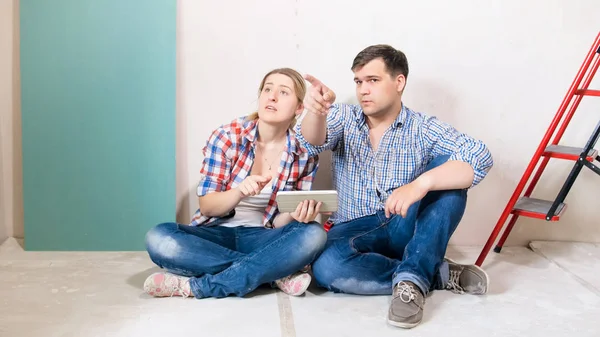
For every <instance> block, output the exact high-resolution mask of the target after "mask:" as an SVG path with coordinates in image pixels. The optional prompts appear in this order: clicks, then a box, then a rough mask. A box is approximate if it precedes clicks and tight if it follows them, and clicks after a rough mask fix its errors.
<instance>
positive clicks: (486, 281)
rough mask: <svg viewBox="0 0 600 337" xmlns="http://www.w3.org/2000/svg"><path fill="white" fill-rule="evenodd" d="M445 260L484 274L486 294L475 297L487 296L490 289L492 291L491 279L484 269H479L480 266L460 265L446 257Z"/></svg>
mask: <svg viewBox="0 0 600 337" xmlns="http://www.w3.org/2000/svg"><path fill="white" fill-rule="evenodd" d="M445 259H446V261H448V262H452V263H454V264H458V265H461V266H470V267H474V268H475V269H477V270H479V271H480V272H482V273H483V274H484V275H485V293H483V294H475V295H485V294H487V292H488V289H490V277H489V275H488V273H487V272H486V271H485V270H483V268H481V267H479V266H478V265H475V264H473V265H465V264H462V263H458V262H456V261H454V260H452V259H451V258H447V257H445Z"/></svg>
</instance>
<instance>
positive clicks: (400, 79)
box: [396, 74, 406, 92]
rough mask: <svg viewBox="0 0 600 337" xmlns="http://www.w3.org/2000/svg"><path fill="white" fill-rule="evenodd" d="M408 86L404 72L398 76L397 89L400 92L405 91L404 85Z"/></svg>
mask: <svg viewBox="0 0 600 337" xmlns="http://www.w3.org/2000/svg"><path fill="white" fill-rule="evenodd" d="M405 86H406V77H405V76H404V75H402V74H400V75H398V76H396V90H397V91H398V92H402V91H404V87H405Z"/></svg>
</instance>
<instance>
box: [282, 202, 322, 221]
mask: <svg viewBox="0 0 600 337" xmlns="http://www.w3.org/2000/svg"><path fill="white" fill-rule="evenodd" d="M321 205H322V203H321V202H320V201H319V202H316V201H315V200H304V201H303V202H301V203H299V204H298V207H296V210H295V211H294V212H292V213H290V215H291V216H292V218H294V220H296V221H298V222H304V223H309V222H311V221H315V218H316V217H317V215H319V210H320V209H321Z"/></svg>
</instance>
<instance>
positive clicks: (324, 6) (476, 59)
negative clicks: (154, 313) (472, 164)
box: [177, 0, 600, 245]
mask: <svg viewBox="0 0 600 337" xmlns="http://www.w3.org/2000/svg"><path fill="white" fill-rule="evenodd" d="M178 12H179V15H180V17H179V20H178V25H179V27H178V29H179V33H178V38H179V41H178V76H179V79H178V86H179V87H178V128H179V130H178V139H177V141H178V199H179V200H178V204H179V205H180V210H179V217H178V219H179V221H182V222H186V221H188V220H189V215H190V213H192V212H193V211H194V210H195V209H196V205H197V202H196V197H195V193H194V188H195V184H196V182H197V180H198V171H199V169H200V164H201V162H202V154H201V149H202V146H203V145H204V142H205V140H206V138H207V137H208V135H209V133H210V131H211V130H212V129H214V128H215V127H217V126H218V125H220V124H221V123H225V122H228V121H229V120H231V119H233V118H235V117H237V116H240V115H244V114H247V113H249V112H251V111H252V109H254V108H255V106H256V91H257V86H258V84H259V81H260V80H261V78H262V76H263V75H264V74H265V73H266V72H267V71H268V70H270V69H272V68H275V67H280V66H289V67H294V68H296V69H298V70H299V71H300V72H303V73H306V72H308V73H311V74H313V75H315V76H317V77H318V78H320V79H322V80H323V81H324V82H325V83H327V84H328V85H330V86H331V87H333V88H334V90H336V91H337V93H338V97H339V99H340V101H348V102H352V101H354V84H353V82H352V73H351V71H350V70H349V68H350V64H351V62H352V59H353V58H354V56H355V55H356V53H357V52H359V51H360V50H361V49H363V48H364V47H366V46H368V45H370V44H375V43H388V44H391V45H393V46H395V47H396V48H398V49H401V50H403V51H404V52H405V53H406V54H407V56H408V60H409V64H410V75H409V78H408V87H407V90H406V93H405V97H404V101H405V103H406V104H407V105H408V106H410V107H412V108H413V109H416V110H421V111H424V112H427V113H429V114H433V115H437V116H439V117H440V118H441V119H443V120H445V121H448V122H450V123H452V124H453V125H454V126H455V127H457V128H458V129H460V130H462V131H464V132H467V133H469V134H471V135H473V136H475V137H478V138H480V139H482V140H484V141H485V142H486V143H487V144H488V145H489V147H490V149H491V151H492V152H493V155H494V158H495V167H494V169H493V170H492V172H491V173H490V174H489V176H488V178H487V179H486V180H485V181H484V182H483V183H482V184H481V185H480V186H479V187H477V188H475V189H474V190H472V191H471V192H470V194H469V203H468V210H467V213H466V214H465V217H464V218H463V222H462V224H461V226H460V227H459V229H458V231H457V232H456V233H455V235H454V237H453V239H452V243H453V244H464V245H481V244H483V243H484V242H485V240H486V239H487V237H488V236H489V234H490V232H491V229H492V227H493V226H494V225H495V223H496V220H497V218H498V216H499V215H500V213H501V212H502V209H503V208H504V206H505V204H506V202H507V201H508V198H509V197H510V195H511V194H512V192H513V190H514V187H515V186H516V184H517V182H518V180H519V179H520V178H521V175H522V173H523V171H524V169H525V167H526V166H527V164H528V162H529V160H530V159H531V156H532V155H533V153H534V151H535V149H536V147H537V146H538V144H539V141H540V140H541V137H542V136H543V134H544V132H545V131H546V128H547V126H548V125H549V123H550V121H551V119H552V117H553V115H554V113H555V112H556V109H557V108H558V106H559V104H560V102H561V100H562V98H563V96H564V94H565V93H566V90H567V88H568V87H569V85H570V83H571V81H572V79H573V77H574V76H575V74H576V72H577V70H578V68H579V66H580V64H581V62H582V60H583V58H584V56H585V54H586V53H587V51H588V49H589V47H590V45H591V43H592V42H593V40H594V38H595V37H596V34H597V33H598V25H597V20H596V19H597V13H599V12H600V2H598V1H597V0H581V1H577V2H571V3H568V2H567V1H566V0H552V1H547V0H532V1H526V2H523V1H517V0H509V1H494V2H484V1H476V0H459V1H452V2H442V1H433V0H425V1H419V2H414V1H413V2H401V1H400V2H399V1H370V2H368V3H365V2H364V1H356V0H352V1H347V0H346V1H317V0H303V1H288V2H282V1H276V0H262V1H254V2H244V1H237V2H236V3H235V4H234V5H232V4H231V2H227V1H225V2H223V1H221V2H214V1H213V2H206V1H195V0H180V1H179V10H178ZM598 77H600V75H599V76H598ZM595 84H596V87H597V88H600V80H596V81H595ZM599 109H600V99H595V100H594V98H589V99H586V100H584V102H583V103H582V104H581V107H580V109H579V111H578V114H577V115H576V116H575V119H574V120H573V121H572V123H571V126H570V129H569V130H568V131H567V133H566V134H565V137H564V142H565V143H568V144H570V145H579V144H581V145H583V144H584V143H585V140H586V139H587V137H588V136H589V133H590V132H591V130H592V128H593V127H594V126H595V123H596V122H597V121H598V116H599V115H598V111H599ZM576 131H577V132H581V134H577V133H576ZM327 166H328V165H327V163H325V165H323V167H322V169H321V171H320V172H319V178H318V184H317V185H318V187H319V188H327V187H329V186H330V185H329V183H328V181H327V176H328V174H329V168H328V167H327ZM569 169H570V163H565V162H556V161H553V162H551V163H550V165H549V167H548V169H547V171H546V174H545V175H544V177H543V179H542V181H541V183H540V185H539V188H538V190H537V192H536V193H535V194H534V195H535V196H538V197H542V198H544V197H545V198H552V197H553V196H554V193H556V192H557V191H558V189H559V188H560V186H561V184H562V182H563V181H564V178H565V177H566V174H567V173H568V170H569ZM599 187H600V177H597V176H595V175H594V174H592V173H591V172H588V171H585V172H583V174H582V175H581V177H580V179H579V180H578V181H577V183H576V185H575V187H574V188H573V190H572V192H571V194H570V195H569V197H568V199H567V200H568V202H569V203H570V205H569V209H568V212H567V213H566V215H565V216H564V218H563V220H562V221H561V222H559V223H546V222H544V221H538V220H531V219H521V220H520V221H519V222H518V223H517V226H516V227H515V229H514V230H513V234H512V235H511V237H510V239H509V242H508V244H525V243H526V242H527V241H529V240H533V239H544V240H578V241H593V242H599V241H600V231H599V230H598V227H597V221H595V219H594V214H593V212H594V210H595V209H596V207H597V203H596V202H594V201H592V199H591V198H592V197H595V191H597V190H598V189H599Z"/></svg>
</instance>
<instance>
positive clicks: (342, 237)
mask: <svg viewBox="0 0 600 337" xmlns="http://www.w3.org/2000/svg"><path fill="white" fill-rule="evenodd" d="M447 159H448V156H442V157H438V158H435V159H434V160H432V161H431V163H430V164H429V165H428V166H427V170H430V169H432V168H434V167H437V166H439V165H441V164H443V163H444V162H446V161H447ZM466 201H467V191H466V189H463V190H447V191H432V192H429V193H428V194H427V195H426V196H425V197H424V198H423V199H422V200H420V201H419V202H417V203H415V204H413V205H411V207H410V208H409V210H408V212H407V215H406V217H405V218H402V217H401V216H400V215H392V216H391V217H390V218H386V217H385V212H384V211H383V210H382V211H379V212H378V213H376V214H373V215H369V216H365V217H361V218H358V219H354V220H351V221H347V222H343V223H339V224H335V225H334V226H333V227H332V228H331V229H330V231H329V233H328V238H327V244H326V247H325V250H324V251H323V253H322V254H321V255H320V256H319V257H318V258H317V260H316V261H315V262H314V263H313V266H312V269H313V273H314V276H315V279H316V281H317V284H318V285H320V286H321V287H324V288H327V289H328V290H330V291H334V292H343V293H351V294H361V295H384V294H385V295H387V294H391V293H392V290H393V286H394V285H395V284H397V283H398V282H400V281H411V282H413V283H414V284H415V285H417V286H418V287H419V288H420V289H421V291H422V292H423V294H425V295H427V294H428V293H429V292H430V291H431V290H434V289H443V288H444V287H445V286H446V284H447V283H448V279H449V270H448V263H447V262H444V255H445V254H446V248H447V246H448V242H449V241H450V237H451V236H452V233H454V230H455V229H456V227H457V226H458V223H459V222H460V220H461V218H462V216H463V214H464V210H465V206H466Z"/></svg>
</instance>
